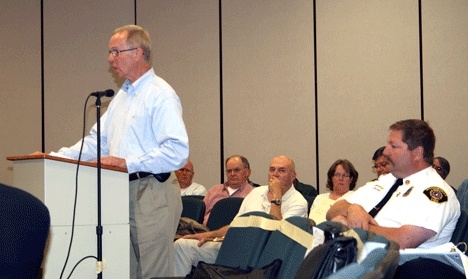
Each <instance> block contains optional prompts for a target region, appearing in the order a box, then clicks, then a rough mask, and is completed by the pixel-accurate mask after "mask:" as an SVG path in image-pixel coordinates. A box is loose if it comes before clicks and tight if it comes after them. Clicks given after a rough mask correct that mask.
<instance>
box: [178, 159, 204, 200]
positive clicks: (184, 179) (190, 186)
mask: <svg viewBox="0 0 468 279" xmlns="http://www.w3.org/2000/svg"><path fill="white" fill-rule="evenodd" d="M175 174H176V176H177V180H178V181H179V186H180V195H181V196H204V195H205V194H206V188H205V186H203V185H200V184H198V183H196V182H193V176H194V175H195V172H194V171H193V164H192V162H191V161H190V160H189V161H187V163H186V164H185V166H183V167H182V168H180V169H178V170H176V172H175Z"/></svg>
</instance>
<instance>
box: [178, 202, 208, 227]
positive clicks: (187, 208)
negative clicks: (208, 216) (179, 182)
mask: <svg viewBox="0 0 468 279" xmlns="http://www.w3.org/2000/svg"><path fill="white" fill-rule="evenodd" d="M182 206H183V209H182V215H181V217H188V218H190V219H192V220H195V221H197V222H198V223H200V224H201V223H203V217H204V216H205V207H206V205H205V203H204V202H203V200H202V199H199V198H196V196H195V197H194V196H183V197H182Z"/></svg>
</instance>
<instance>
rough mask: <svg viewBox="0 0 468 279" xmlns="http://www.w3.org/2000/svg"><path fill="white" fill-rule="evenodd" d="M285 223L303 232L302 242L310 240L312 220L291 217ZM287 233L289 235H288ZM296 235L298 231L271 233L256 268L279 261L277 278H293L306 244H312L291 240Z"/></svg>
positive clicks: (281, 230) (302, 257) (282, 230)
mask: <svg viewBox="0 0 468 279" xmlns="http://www.w3.org/2000/svg"><path fill="white" fill-rule="evenodd" d="M285 221H286V222H288V223H290V224H291V225H292V226H295V227H297V228H298V229H299V230H302V231H303V232H304V235H303V236H305V237H302V238H301V239H300V240H303V241H304V240H306V238H310V239H309V240H312V233H311V231H312V227H313V226H314V225H315V222H314V221H313V220H311V219H309V218H305V217H299V216H292V217H289V218H287V219H286V220H285ZM284 227H285V226H284ZM289 233H290V234H291V235H288V234H289ZM298 235H299V233H298V231H290V230H288V229H280V230H276V231H273V232H272V233H271V235H270V238H269V239H268V242H267V243H266V245H265V248H264V249H263V251H262V254H261V256H260V259H259V261H258V264H257V267H263V266H266V265H268V264H270V263H272V262H273V261H274V260H276V259H280V260H281V262H282V263H281V268H280V270H279V272H278V277H277V278H278V279H285V278H294V275H295V274H296V273H297V270H298V269H299V266H300V264H301V262H302V260H303V259H304V255H305V252H306V251H307V248H308V247H307V244H310V245H311V244H312V241H310V243H299V242H298V241H296V240H294V239H293V238H292V236H294V237H298ZM307 236H308V237H307ZM306 242H307V241H306ZM304 244H306V246H304Z"/></svg>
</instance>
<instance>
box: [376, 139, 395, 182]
mask: <svg viewBox="0 0 468 279" xmlns="http://www.w3.org/2000/svg"><path fill="white" fill-rule="evenodd" d="M384 150H385V146H382V147H380V148H379V149H377V150H376V151H375V152H374V155H373V156H372V161H374V165H373V166H372V171H373V172H374V173H375V174H377V179H378V178H379V176H381V175H382V174H387V173H390V172H391V171H392V165H391V164H390V162H389V161H388V158H387V157H386V156H385V155H384V154H383V152H384ZM377 179H375V180H377Z"/></svg>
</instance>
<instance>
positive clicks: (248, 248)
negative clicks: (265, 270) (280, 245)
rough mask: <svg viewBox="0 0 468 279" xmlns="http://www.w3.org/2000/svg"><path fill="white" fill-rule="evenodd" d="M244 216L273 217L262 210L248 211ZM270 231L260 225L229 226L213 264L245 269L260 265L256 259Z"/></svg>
mask: <svg viewBox="0 0 468 279" xmlns="http://www.w3.org/2000/svg"><path fill="white" fill-rule="evenodd" d="M245 216H260V217H262V218H266V219H274V217H273V216H272V215H269V214H267V213H264V212H249V213H246V214H243V215H242V216H241V217H245ZM270 234H271V231H269V230H265V229H262V228H260V227H235V226H232V225H231V226H230V227H229V230H228V231H227V233H226V236H225V238H224V240H223V244H222V245H221V248H220V249H219V253H218V256H217V258H216V262H215V264H217V265H222V266H228V267H235V268H240V269H244V270H246V269H247V268H248V267H260V266H259V265H258V260H259V258H260V255H261V253H262V251H263V248H264V247H265V245H266V242H267V241H268V239H269V237H270Z"/></svg>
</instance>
